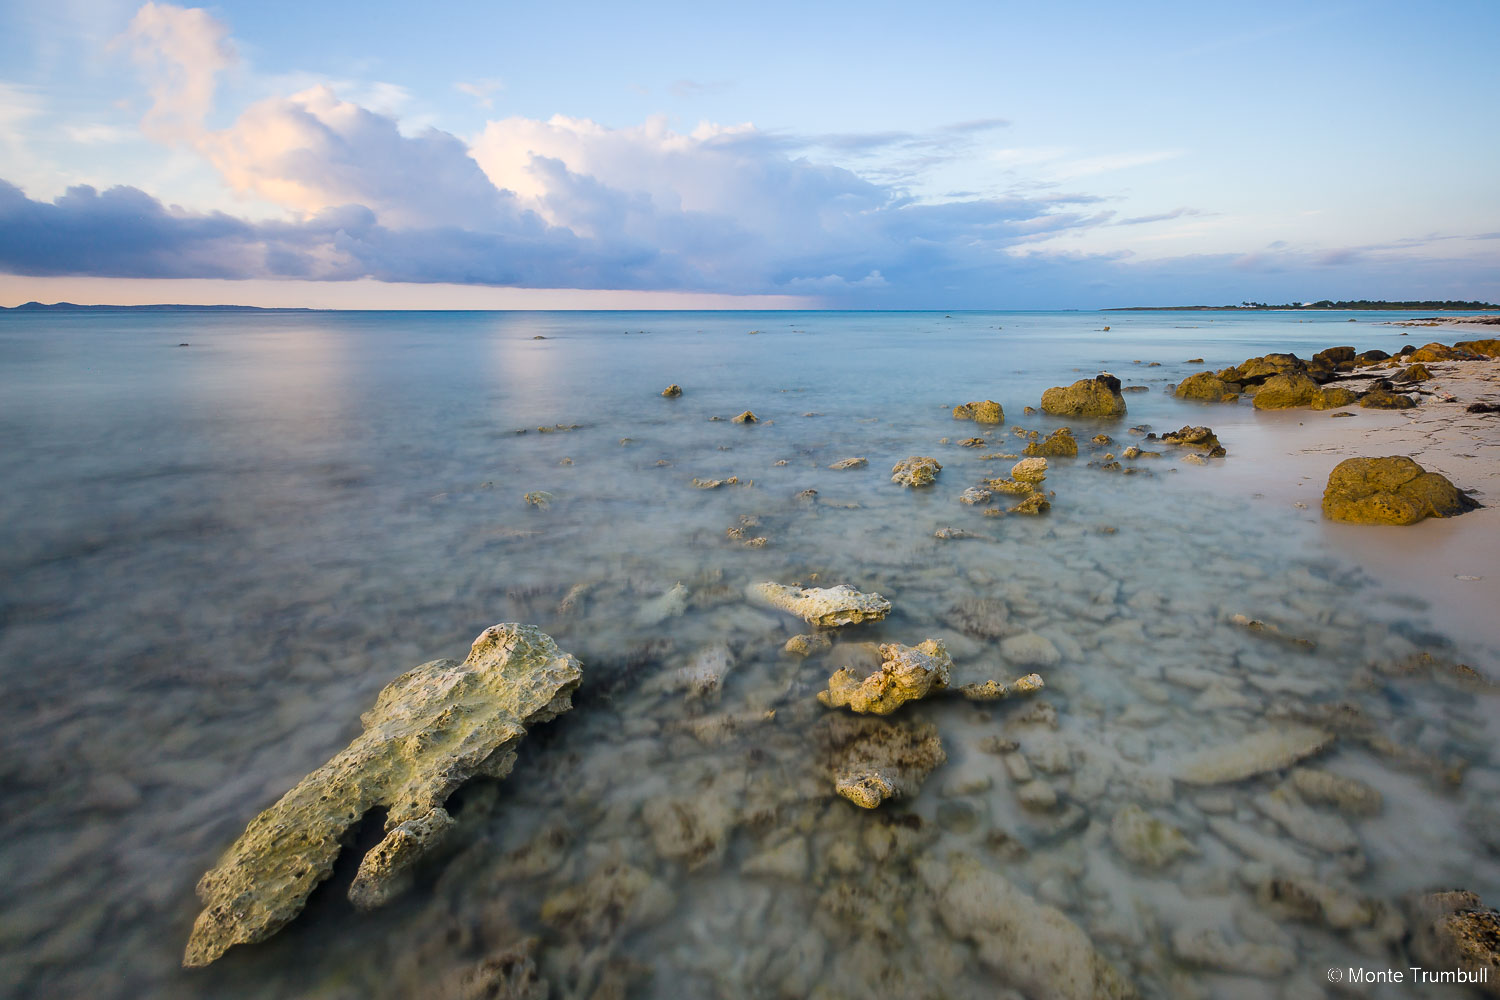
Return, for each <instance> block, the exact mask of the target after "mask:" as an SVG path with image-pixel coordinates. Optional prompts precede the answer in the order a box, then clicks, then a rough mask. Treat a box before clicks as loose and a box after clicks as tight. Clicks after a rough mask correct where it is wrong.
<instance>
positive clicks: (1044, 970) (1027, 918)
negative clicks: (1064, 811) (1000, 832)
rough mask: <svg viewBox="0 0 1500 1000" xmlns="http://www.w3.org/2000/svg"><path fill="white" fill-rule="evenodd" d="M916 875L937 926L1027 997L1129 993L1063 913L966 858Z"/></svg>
mask: <svg viewBox="0 0 1500 1000" xmlns="http://www.w3.org/2000/svg"><path fill="white" fill-rule="evenodd" d="M917 871H918V874H919V875H920V876H921V878H922V881H923V882H924V883H925V884H926V885H927V888H928V891H930V892H931V893H932V894H933V897H934V898H935V900H936V902H937V907H936V909H937V912H938V914H939V915H940V916H941V918H942V921H943V926H944V927H946V928H947V929H948V933H950V934H952V935H954V936H955V937H959V938H965V939H967V940H970V941H972V942H974V947H975V951H976V953H977V954H978V956H979V961H980V962H982V963H983V964H984V965H985V966H986V967H988V968H990V969H992V970H994V972H995V973H996V974H998V975H999V976H1001V977H1002V979H1003V981H1004V982H1006V983H1009V984H1014V985H1015V986H1016V987H1018V988H1020V989H1021V990H1022V991H1023V992H1024V993H1025V994H1026V995H1027V996H1035V997H1055V998H1058V1000H1124V998H1128V997H1135V996H1137V993H1136V991H1135V988H1134V987H1132V986H1131V985H1130V983H1129V982H1127V981H1126V980H1125V979H1124V978H1123V977H1122V976H1121V975H1120V974H1119V973H1118V972H1117V971H1115V969H1114V967H1113V966H1111V965H1110V964H1109V962H1108V960H1107V959H1105V957H1104V956H1103V955H1101V954H1100V953H1099V952H1098V951H1096V950H1095V948H1094V945H1093V944H1092V942H1090V941H1089V937H1088V935H1087V934H1085V933H1084V932H1083V930H1082V929H1080V928H1079V927H1078V925H1077V924H1075V923H1073V922H1072V921H1071V920H1069V919H1068V918H1067V916H1065V915H1064V914H1063V912H1062V911H1061V910H1058V909H1055V908H1054V907H1051V906H1047V905H1044V904H1042V903H1039V902H1037V901H1036V900H1035V899H1033V898H1032V897H1030V896H1029V895H1027V894H1026V893H1025V892H1023V891H1022V890H1020V889H1018V888H1017V887H1016V886H1015V885H1013V884H1012V883H1011V882H1010V881H1009V880H1008V879H1006V878H1005V876H1004V875H1001V874H1000V873H999V872H996V871H991V870H990V869H988V868H985V867H984V866H983V865H981V864H979V863H978V862H977V861H975V860H974V859H972V858H969V857H966V856H962V855H960V856H958V857H956V858H954V859H953V860H951V861H941V860H938V859H937V858H934V857H926V858H922V859H920V860H919V861H918V862H917Z"/></svg>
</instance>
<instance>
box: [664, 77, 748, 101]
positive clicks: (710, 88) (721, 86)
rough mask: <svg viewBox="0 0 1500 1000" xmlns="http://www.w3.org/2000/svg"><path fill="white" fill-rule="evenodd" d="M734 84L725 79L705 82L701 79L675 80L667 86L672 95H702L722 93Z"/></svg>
mask: <svg viewBox="0 0 1500 1000" xmlns="http://www.w3.org/2000/svg"><path fill="white" fill-rule="evenodd" d="M732 86H734V85H733V84H732V83H728V82H727V81H722V80H719V81H713V82H705V81H702V80H676V81H674V82H673V83H672V85H671V86H669V87H668V88H667V90H668V92H670V93H671V95H672V96H673V97H703V96H705V95H707V94H722V93H723V92H724V91H726V90H728V89H729V88H730V87H732Z"/></svg>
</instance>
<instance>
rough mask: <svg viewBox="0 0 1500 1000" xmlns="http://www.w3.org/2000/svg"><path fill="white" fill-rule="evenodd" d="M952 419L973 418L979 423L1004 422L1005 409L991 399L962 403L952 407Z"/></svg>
mask: <svg viewBox="0 0 1500 1000" xmlns="http://www.w3.org/2000/svg"><path fill="white" fill-rule="evenodd" d="M953 419H954V420H973V421H976V422H977V423H981V424H1003V423H1005V410H1004V409H1002V408H1001V406H1000V404H999V403H997V402H995V401H994V400H993V399H985V400H980V401H979V402H977V403H962V404H960V405H958V406H955V407H954V408H953Z"/></svg>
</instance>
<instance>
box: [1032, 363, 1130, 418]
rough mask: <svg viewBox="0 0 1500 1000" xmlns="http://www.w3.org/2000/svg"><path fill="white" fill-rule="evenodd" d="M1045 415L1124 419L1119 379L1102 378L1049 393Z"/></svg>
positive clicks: (1043, 405)
mask: <svg viewBox="0 0 1500 1000" xmlns="http://www.w3.org/2000/svg"><path fill="white" fill-rule="evenodd" d="M1042 411H1043V412H1044V413H1050V414H1052V415H1053V416H1058V417H1123V416H1124V415H1125V397H1123V396H1121V395H1120V380H1119V379H1117V378H1115V377H1114V376H1113V375H1105V374H1101V375H1097V376H1095V377H1094V378H1086V379H1079V380H1078V381H1077V382H1074V383H1073V384H1072V385H1070V386H1056V385H1055V386H1053V387H1052V388H1050V389H1048V390H1047V391H1046V392H1044V393H1042Z"/></svg>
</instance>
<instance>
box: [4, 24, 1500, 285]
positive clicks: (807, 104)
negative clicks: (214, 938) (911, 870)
mask: <svg viewBox="0 0 1500 1000" xmlns="http://www.w3.org/2000/svg"><path fill="white" fill-rule="evenodd" d="M1497 28H1500V4H1496V3H1494V2H1492V0H1484V2H1473V3H1439V4H1434V5H1430V6H1424V7H1421V8H1419V7H1418V6H1417V5H1412V4H1385V3H1296V4H1292V3H1287V4H1275V3H1261V4H1254V5H1237V6H1230V5H1206V4H1201V3H1194V4H1141V5H1121V4H1114V3H1057V4H1049V5H1039V4H1035V3H1026V4H1003V3H986V4H958V3H949V4H941V3H937V4H931V5H928V6H927V7H925V8H923V9H922V11H920V12H917V11H916V9H915V8H913V7H912V6H911V5H896V4H879V3H868V2H866V3H860V4H833V3H829V4H807V3H800V4H783V3H762V4H758V5H755V6H754V7H753V8H748V7H734V8H731V7H729V6H727V5H704V4H701V3H696V4H685V3H684V4H666V3H648V4H638V5H633V6H632V5H621V4H615V3H612V4H562V3H558V4H550V5H539V4H524V5H523V4H463V5H411V4H389V3H361V4H358V5H355V4H332V3H329V4H307V3H305V2H304V3H297V4H293V3H284V2H263V3H256V4H249V3H226V4H220V5H215V6H212V7H208V8H188V7H180V6H174V5H170V4H156V3H149V4H145V5H144V6H143V5H141V4H139V3H134V2H116V0H55V2H48V3H45V4H44V3H17V4H11V5H8V6H6V7H4V8H3V9H0V272H3V273H0V303H4V304H13V303H14V302H17V301H24V300H26V299H30V298H40V299H43V300H51V299H56V298H70V299H73V300H77V301H165V300H169V299H170V300H173V301H243V302H250V303H254V304H309V305H341V304H378V305H392V306H401V305H410V306H443V305H447V304H462V305H465V306H471V307H472V306H483V305H495V306H508V305H517V306H525V305H538V306H548V307H556V306H564V305H569V304H578V305H586V306H590V307H599V306H609V305H621V306H638V305H673V304H680V305H689V306H706V305H715V304H722V305H730V304H744V305H751V306H754V305H827V306H837V307H857V308H938V309H957V308H1063V307H1081V308H1087V307H1094V306H1106V305H1131V304H1150V303H1182V302H1211V303H1221V302H1238V301H1240V300H1242V299H1256V300H1277V301H1281V300H1287V299H1306V298H1321V297H1353V298H1419V297H1420V298H1463V299H1471V298H1483V299H1488V300H1490V301H1495V300H1497V299H1500V182H1497V177H1500V171H1497V169H1496V167H1495V166H1494V165H1495V163H1496V162H1500V157H1497V154H1500V100H1497V99H1496V98H1497V96H1500V68H1497V60H1495V59H1493V54H1492V52H1491V51H1490V48H1491V46H1492V41H1493V38H1494V37H1495V33H1496V30H1497Z"/></svg>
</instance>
